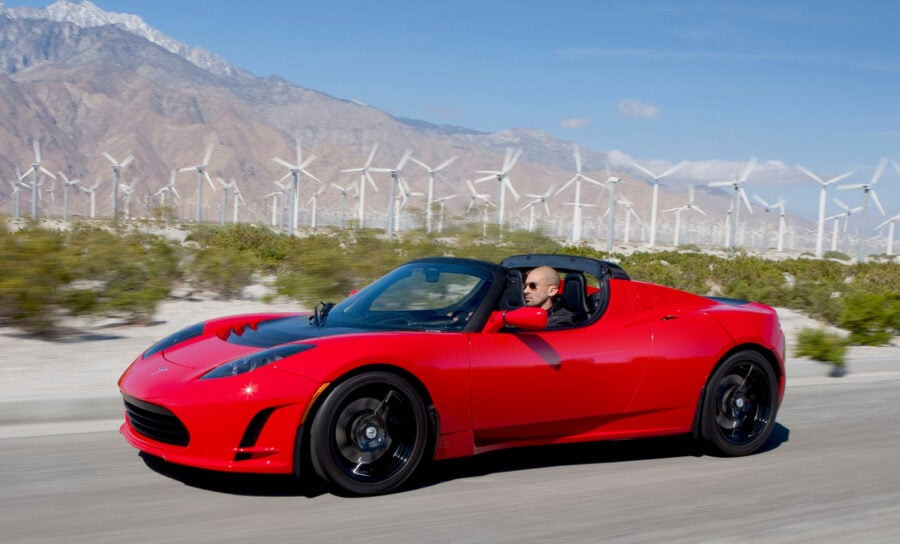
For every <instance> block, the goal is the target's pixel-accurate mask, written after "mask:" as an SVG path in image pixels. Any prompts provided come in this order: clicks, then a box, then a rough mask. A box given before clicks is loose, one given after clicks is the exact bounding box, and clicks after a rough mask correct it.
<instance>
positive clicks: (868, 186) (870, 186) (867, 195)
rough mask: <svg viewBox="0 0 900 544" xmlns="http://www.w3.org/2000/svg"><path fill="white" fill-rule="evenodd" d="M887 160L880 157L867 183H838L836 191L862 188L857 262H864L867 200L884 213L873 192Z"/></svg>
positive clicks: (867, 215) (867, 211)
mask: <svg viewBox="0 0 900 544" xmlns="http://www.w3.org/2000/svg"><path fill="white" fill-rule="evenodd" d="M887 162H888V160H887V159H886V158H884V159H881V161H880V162H879V163H878V166H877V167H876V168H875V173H874V174H872V179H871V180H870V181H869V183H855V184H853V185H838V186H837V189H838V191H845V190H850V189H862V190H863V201H862V224H861V225H860V227H859V240H858V244H859V246H858V247H857V250H856V260H857V261H859V262H865V260H866V238H867V237H868V232H869V231H868V230H867V227H868V219H869V200H870V199H871V200H872V202H874V203H875V207H876V208H878V211H880V212H881V215H886V214H885V212H884V208H882V207H881V202H879V201H878V195H877V194H876V193H875V189H874V186H875V184H876V183H878V178H880V177H881V174H882V173H883V172H884V167H885V166H887Z"/></svg>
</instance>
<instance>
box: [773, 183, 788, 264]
mask: <svg viewBox="0 0 900 544" xmlns="http://www.w3.org/2000/svg"><path fill="white" fill-rule="evenodd" d="M785 204H786V202H785V201H784V198H782V197H780V196H779V197H778V201H777V202H775V204H773V206H772V207H773V208H778V209H780V210H781V212H779V214H778V244H777V245H776V246H775V249H776V250H777V251H778V252H779V253H780V252H781V251H783V250H784V231H785V230H787V221H786V220H785V215H787V212H786V211H785V209H784V205H785Z"/></svg>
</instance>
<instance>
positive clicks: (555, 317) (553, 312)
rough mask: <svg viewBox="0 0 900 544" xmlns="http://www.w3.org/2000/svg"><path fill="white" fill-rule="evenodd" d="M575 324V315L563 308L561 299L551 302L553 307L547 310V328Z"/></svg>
mask: <svg viewBox="0 0 900 544" xmlns="http://www.w3.org/2000/svg"><path fill="white" fill-rule="evenodd" d="M574 323H575V314H573V313H572V312H571V311H570V310H568V309H567V308H565V307H563V305H562V299H561V298H559V297H557V298H556V300H554V301H553V305H552V306H550V309H549V310H547V327H558V326H560V325H573V324H574Z"/></svg>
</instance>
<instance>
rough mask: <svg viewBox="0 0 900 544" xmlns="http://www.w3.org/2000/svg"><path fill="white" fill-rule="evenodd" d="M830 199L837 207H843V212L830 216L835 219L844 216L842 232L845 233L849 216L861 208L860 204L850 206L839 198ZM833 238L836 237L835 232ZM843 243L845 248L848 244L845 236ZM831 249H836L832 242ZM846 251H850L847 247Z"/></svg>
mask: <svg viewBox="0 0 900 544" xmlns="http://www.w3.org/2000/svg"><path fill="white" fill-rule="evenodd" d="M831 201H832V202H834V203H835V204H837V205H838V206H839V207H841V208H843V210H844V211H843V212H841V213H838V214H835V215H832V216H831V217H832V218H834V219H837V218H840V217H843V218H844V234H846V233H847V226H848V225H849V224H850V216H851V215H853V214H855V213H856V212H858V211H860V210H862V206H857V207H855V208H851V207H850V206H848V205H846V204H844V201H843V200H841V199H839V198H832V199H831ZM835 238H837V235H836V234H835ZM844 245H845V248H846V246H848V245H849V238H847V237H845V238H844ZM831 249H832V250H833V251H836V250H837V247H836V244H832V247H831ZM847 252H848V253H849V252H850V251H849V249H848V250H847Z"/></svg>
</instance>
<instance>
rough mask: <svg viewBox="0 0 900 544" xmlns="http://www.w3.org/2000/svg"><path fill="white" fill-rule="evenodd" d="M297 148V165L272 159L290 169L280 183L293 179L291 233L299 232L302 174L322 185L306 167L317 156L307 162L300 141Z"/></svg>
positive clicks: (279, 159)
mask: <svg viewBox="0 0 900 544" xmlns="http://www.w3.org/2000/svg"><path fill="white" fill-rule="evenodd" d="M296 148H297V162H296V164H291V163H289V162H287V161H286V160H284V159H282V158H279V157H272V160H273V161H275V162H277V163H278V164H280V165H282V166H284V167H285V168H287V169H288V173H287V174H286V175H285V176H284V177H283V178H281V179H280V180H278V181H284V180H285V179H287V178H288V177H289V176H290V177H292V179H293V183H292V184H291V232H295V231H296V230H297V226H298V225H297V208H298V206H299V204H300V200H299V199H300V174H301V173H302V174H306V175H307V176H309V177H311V178H312V179H314V180H316V181H317V182H319V183H322V180H320V179H319V178H317V177H316V176H314V175H312V174H310V173H309V172H308V171H307V170H306V167H307V166H309V163H311V162H313V161H314V160H316V156H315V155H310V156H308V157H306V160H304V159H303V148H302V147H301V146H300V140H297V141H296Z"/></svg>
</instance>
